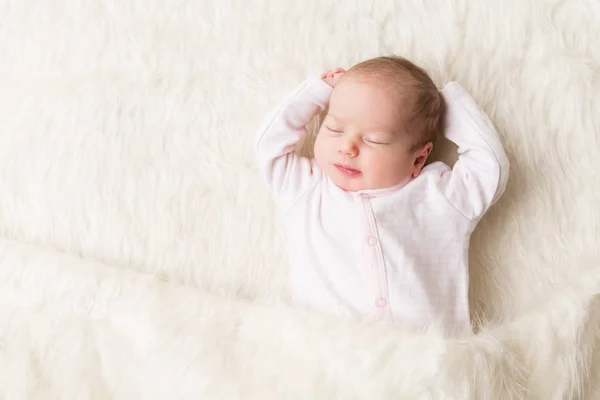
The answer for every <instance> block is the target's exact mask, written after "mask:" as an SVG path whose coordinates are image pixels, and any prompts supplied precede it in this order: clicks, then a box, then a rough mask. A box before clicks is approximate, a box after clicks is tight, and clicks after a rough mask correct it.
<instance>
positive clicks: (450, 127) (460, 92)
mask: <svg viewBox="0 0 600 400" xmlns="http://www.w3.org/2000/svg"><path fill="white" fill-rule="evenodd" d="M442 95H443V96H444V98H445V100H446V104H447V106H448V111H447V116H446V126H445V133H446V137H447V138H448V139H449V140H451V141H452V142H454V143H455V144H456V145H458V153H459V158H458V161H457V162H456V164H455V165H454V168H453V169H452V171H451V172H447V173H445V174H444V175H443V176H442V185H443V191H444V194H445V196H446V198H447V199H448V201H449V202H450V203H451V204H452V205H453V206H454V207H455V208H456V209H457V210H458V211H459V212H461V213H462V214H463V215H464V216H465V217H466V218H468V219H469V220H471V221H475V220H477V219H479V218H480V217H481V216H482V215H483V214H484V213H485V212H486V211H487V210H488V208H489V207H490V206H491V205H492V204H494V203H495V202H496V201H497V200H498V198H500V196H501V195H502V193H503V192H504V189H505V187H506V182H507V180H508V171H509V162H508V159H507V158H506V154H505V153H504V149H503V148H502V144H501V143H500V138H499V137H498V133H497V131H496V129H495V128H494V126H493V124H492V122H491V121H490V119H489V118H488V116H487V115H486V114H485V112H484V111H483V110H482V109H481V108H480V107H479V106H478V105H477V104H476V103H475V101H474V100H473V98H472V97H471V96H470V95H469V94H468V93H467V91H465V90H464V89H463V88H462V87H461V86H460V85H459V84H458V83H455V82H451V83H449V84H447V85H446V87H444V89H443V90H442Z"/></svg>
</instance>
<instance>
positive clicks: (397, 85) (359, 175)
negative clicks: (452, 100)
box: [314, 57, 446, 192]
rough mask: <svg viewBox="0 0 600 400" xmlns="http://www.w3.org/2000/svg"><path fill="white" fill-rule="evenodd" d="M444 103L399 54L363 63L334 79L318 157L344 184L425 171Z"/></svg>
mask: <svg viewBox="0 0 600 400" xmlns="http://www.w3.org/2000/svg"><path fill="white" fill-rule="evenodd" d="M445 110H446V107H445V103H444V100H443V98H442V96H441V94H440V93H439V91H438V90H437V88H436V86H435V84H434V83H433V81H432V80H431V78H429V76H428V75H427V73H425V71H423V70H422V69H421V68H419V67H417V66H416V65H414V64H413V63H411V62H410V61H408V60H405V59H403V58H399V57H379V58H375V59H372V60H368V61H365V62H362V63H360V64H357V65H355V66H354V67H352V68H351V69H350V70H349V71H348V72H346V73H344V75H342V77H341V78H340V79H339V81H338V82H337V83H336V85H335V88H334V90H333V93H332V94H331V99H330V102H329V112H328V114H327V116H326V117H325V119H324V121H323V124H322V125H321V129H320V130H319V133H318V135H317V139H316V142H315V148H314V153H315V160H316V162H317V164H318V165H319V167H320V168H321V169H322V170H323V171H324V172H325V173H326V174H327V175H328V176H329V177H330V179H331V180H332V181H333V182H334V183H335V184H336V185H337V186H339V187H340V188H342V189H344V190H347V191H351V192H354V191H358V190H367V189H382V188H387V187H391V186H394V185H397V184H399V183H401V182H403V181H405V180H407V179H409V178H410V177H411V176H412V177H416V176H418V175H419V173H420V172H421V168H423V165H424V164H425V161H426V160H427V157H428V156H429V154H430V153H431V149H432V147H433V143H434V142H435V139H436V137H437V136H438V134H439V133H440V132H441V131H442V126H443V121H444V115H445Z"/></svg>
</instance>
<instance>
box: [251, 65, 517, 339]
mask: <svg viewBox="0 0 600 400" xmlns="http://www.w3.org/2000/svg"><path fill="white" fill-rule="evenodd" d="M327 107H328V112H327V115H326V117H325V119H324V120H323V123H322V125H321V127H320V130H319V132H318V134H317V137H316V141H315V144H314V159H308V158H305V157H301V156H299V155H298V154H297V153H296V151H295V150H296V146H297V144H298V142H299V141H300V139H301V138H303V137H304V136H305V135H306V134H307V128H306V125H307V124H308V123H309V122H310V121H311V119H312V118H313V117H315V116H316V115H317V114H319V113H321V112H322V111H324V110H325V109H326V108H327ZM441 133H443V134H445V136H446V138H448V139H449V140H450V141H452V142H454V143H455V144H456V145H457V146H458V153H459V158H458V161H457V162H456V163H455V165H454V167H453V168H450V167H449V166H448V165H446V164H444V163H442V162H433V163H431V164H428V165H426V161H427V158H428V156H429V154H430V153H431V150H432V147H433V144H434V143H435V141H436V137H438V135H440V134H441ZM255 146H256V147H255V152H256V158H257V162H258V166H259V169H260V172H261V175H262V176H263V178H264V180H265V181H266V183H267V185H268V187H269V188H270V190H271V192H272V194H273V197H274V200H275V203H276V205H277V207H278V209H279V211H280V215H281V217H282V222H283V227H284V229H285V232H286V234H287V238H288V243H289V248H290V257H291V266H292V268H291V277H292V294H293V302H294V304H296V305H298V306H301V307H306V308H309V309H313V310H318V311H322V312H326V313H333V314H337V315H341V316H349V317H360V318H375V319H378V320H383V321H389V322H393V323H399V324H402V325H405V326H408V327H415V328H427V327H430V326H432V325H436V326H438V327H441V328H442V329H443V331H444V332H445V334H446V335H448V336H464V335H468V334H470V333H471V332H472V329H471V323H470V318H469V301H468V291H469V274H468V253H469V251H468V250H469V240H470V236H471V233H472V232H473V230H474V228H475V226H476V225H477V223H478V221H479V220H480V219H481V217H482V216H483V215H484V213H485V212H486V211H487V210H488V209H489V208H490V206H491V205H492V204H494V202H496V201H497V200H498V198H499V197H500V196H501V194H502V192H503V191H504V188H505V186H506V182H507V178H508V170H509V163H508V160H507V158H506V155H505V153H504V150H503V148H502V145H501V143H500V140H499V137H498V134H497V132H496V130H495V128H494V127H493V125H492V123H491V122H490V120H489V118H488V117H487V116H486V114H485V113H484V112H483V111H482V110H481V109H480V108H479V107H478V106H477V104H476V103H475V102H474V100H473V99H472V97H471V96H470V95H469V94H468V93H467V92H466V91H465V90H464V89H463V88H462V87H461V86H460V85H459V84H457V83H454V82H451V83H448V84H447V85H446V86H445V87H444V88H443V89H442V91H441V92H440V91H438V90H437V88H436V86H435V84H434V83H433V81H432V80H431V79H430V77H429V76H428V75H427V74H426V73H425V72H424V70H423V69H421V68H420V67H418V66H416V65H415V64H413V63H412V62H410V61H408V60H406V59H403V58H400V57H379V58H375V59H371V60H368V61H365V62H362V63H360V64H357V65H355V66H354V67H352V68H351V69H350V70H348V71H344V70H343V69H336V70H333V71H330V72H328V73H325V74H323V75H322V76H320V77H319V76H311V77H309V78H307V79H306V80H305V81H304V82H302V83H301V84H300V86H299V87H298V88H296V90H294V91H293V92H292V93H290V94H289V95H288V96H287V97H286V98H285V99H284V100H283V102H281V104H279V105H278V106H277V107H276V108H275V109H274V110H273V111H271V112H270V113H269V114H268V115H267V117H266V118H265V119H264V121H263V123H262V124H261V126H260V128H259V130H258V133H257V138H256V144H255Z"/></svg>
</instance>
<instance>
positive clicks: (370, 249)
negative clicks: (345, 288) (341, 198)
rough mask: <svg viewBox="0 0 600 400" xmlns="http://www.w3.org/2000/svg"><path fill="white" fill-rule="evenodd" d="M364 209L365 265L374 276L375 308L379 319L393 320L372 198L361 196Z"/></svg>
mask: <svg viewBox="0 0 600 400" xmlns="http://www.w3.org/2000/svg"><path fill="white" fill-rule="evenodd" d="M360 198H361V199H362V201H361V203H362V207H363V211H364V212H365V216H366V218H365V219H366V228H367V233H366V236H365V238H364V242H363V257H364V263H365V266H366V268H367V271H369V273H370V274H373V275H374V276H373V280H372V282H373V288H372V290H373V295H374V297H373V298H374V300H373V306H374V308H375V313H376V314H377V316H378V317H379V318H382V319H386V318H391V311H390V309H389V306H388V305H389V304H388V303H389V302H388V299H387V296H388V287H387V276H386V271H385V263H384V260H383V254H382V251H381V245H380V242H379V238H378V237H377V227H376V225H375V217H374V215H373V210H372V208H371V204H370V201H369V198H370V196H368V195H365V194H361V195H360Z"/></svg>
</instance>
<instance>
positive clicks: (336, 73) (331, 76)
mask: <svg viewBox="0 0 600 400" xmlns="http://www.w3.org/2000/svg"><path fill="white" fill-rule="evenodd" d="M344 72H346V71H345V70H344V68H336V69H332V70H331V71H329V72H325V73H323V74H321V79H323V80H324V81H325V83H327V84H328V85H329V86H331V87H335V85H336V84H337V83H338V81H339V80H340V78H341V77H342V75H344Z"/></svg>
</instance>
